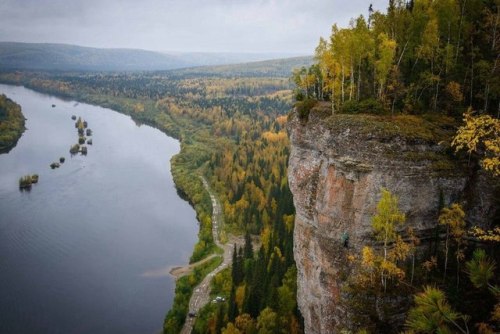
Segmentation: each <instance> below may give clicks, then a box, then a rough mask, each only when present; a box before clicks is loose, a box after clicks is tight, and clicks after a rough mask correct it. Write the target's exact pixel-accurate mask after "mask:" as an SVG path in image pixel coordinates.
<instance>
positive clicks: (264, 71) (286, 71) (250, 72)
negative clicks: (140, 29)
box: [170, 56, 314, 77]
mask: <svg viewBox="0 0 500 334" xmlns="http://www.w3.org/2000/svg"><path fill="white" fill-rule="evenodd" d="M313 62H314V59H313V57H312V56H305V57H292V58H282V59H272V60H264V61H256V62H247V63H240V64H230V65H218V66H203V67H191V68H184V69H177V70H172V71H170V72H171V73H172V74H178V75H182V76H193V77H200V76H214V75H215V76H222V77H249V76H250V77H252V76H253V77H289V76H290V75H291V73H292V70H293V69H294V68H299V67H302V66H306V67H309V66H311V65H312V64H313Z"/></svg>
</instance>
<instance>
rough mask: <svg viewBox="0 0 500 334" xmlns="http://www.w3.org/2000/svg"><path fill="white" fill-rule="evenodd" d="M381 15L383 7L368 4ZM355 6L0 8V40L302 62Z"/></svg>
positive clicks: (93, 1) (65, 0)
mask: <svg viewBox="0 0 500 334" xmlns="http://www.w3.org/2000/svg"><path fill="white" fill-rule="evenodd" d="M372 2H373V4H374V7H375V8H376V9H382V10H383V9H384V8H385V6H386V1H382V0H376V1H372ZM369 4H370V2H369V1H362V0H350V1H340V0H309V1H304V0H247V1H245V0H205V1H202V0H143V1H137V0H108V1H103V0H0V12H1V13H2V17H3V19H2V21H1V22H0V40H3V41H23V42H54V43H68V44H78V45H86V46H95V47H126V48H142V49H150V50H159V51H168V50H171V51H214V52H216V51H229V52H286V53H302V54H310V53H312V52H313V50H314V47H315V45H316V43H317V41H318V39H319V37H320V36H327V35H328V34H329V33H330V28H331V25H332V24H333V23H334V22H338V23H339V25H341V26H346V25H347V24H348V22H349V19H350V18H351V17H354V16H358V15H359V14H364V15H366V13H367V10H368V6H369Z"/></svg>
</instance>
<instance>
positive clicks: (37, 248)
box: [0, 85, 198, 333]
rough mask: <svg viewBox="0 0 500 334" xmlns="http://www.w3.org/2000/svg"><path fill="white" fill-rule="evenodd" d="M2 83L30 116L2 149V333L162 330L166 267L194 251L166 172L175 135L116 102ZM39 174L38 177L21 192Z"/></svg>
mask: <svg viewBox="0 0 500 334" xmlns="http://www.w3.org/2000/svg"><path fill="white" fill-rule="evenodd" d="M0 93H5V94H6V95H7V96H9V97H10V98H11V99H13V100H14V101H16V102H17V103H19V104H20V105H21V107H22V111H23V113H24V115H25V117H26V118H27V119H28V120H27V122H26V127H27V128H28V129H27V130H26V132H25V133H24V134H23V136H22V138H21V139H20V140H19V142H18V144H17V146H16V147H15V148H14V149H13V150H12V151H11V152H10V153H8V154H1V155H0V333H155V332H158V331H159V330H160V329H161V327H162V324H163V319H164V316H165V314H166V312H167V311H168V309H169V308H170V307H171V305H172V300H173V290H174V282H173V279H172V278H171V277H169V276H168V275H165V274H164V272H165V271H166V268H168V266H171V265H178V264H183V263H186V262H187V261H188V258H189V255H190V253H191V251H192V247H193V245H194V243H195V241H196V233H197V229H198V228H197V223H196V220H195V213H194V211H193V209H192V208H191V207H190V206H189V205H188V204H187V203H186V202H184V201H183V200H181V199H180V198H179V197H178V196H177V193H176V191H175V188H174V184H173V181H172V176H171V174H170V163H169V160H170V158H171V156H172V155H173V154H175V153H177V152H178V151H179V144H178V142H177V141H176V140H174V139H172V138H169V137H167V136H166V135H164V134H163V133H161V132H160V131H158V130H156V129H154V128H151V127H148V126H144V125H143V126H140V127H139V126H137V125H136V124H135V123H134V122H133V121H132V120H131V119H130V118H129V117H127V116H124V115H121V114H119V113H117V112H114V111H112V110H109V109H104V108H100V107H95V106H91V105H86V104H82V103H80V104H76V103H75V102H74V101H73V102H67V101H62V100H60V99H58V98H55V97H51V96H47V95H42V94H38V93H35V92H33V91H30V90H27V89H25V88H22V87H13V86H6V85H0ZM52 104H55V105H56V107H55V108H52V107H51V105H52ZM71 115H77V116H81V117H82V118H84V119H85V120H87V121H88V123H89V128H91V129H92V130H93V136H92V138H93V146H89V152H88V155H87V156H80V155H78V156H74V157H70V154H69V147H70V146H71V145H72V144H74V143H76V142H77V138H78V137H77V132H76V129H75V127H74V121H73V120H71ZM61 156H64V157H66V162H65V163H64V164H62V166H61V168H59V169H55V170H51V169H50V167H49V165H50V163H51V162H53V161H57V160H58V159H59V157H61ZM32 173H37V174H39V175H40V181H39V183H38V184H36V185H34V186H33V188H32V190H31V191H30V192H20V191H19V189H18V179H19V177H20V176H22V175H25V174H32Z"/></svg>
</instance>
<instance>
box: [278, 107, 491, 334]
mask: <svg viewBox="0 0 500 334" xmlns="http://www.w3.org/2000/svg"><path fill="white" fill-rule="evenodd" d="M328 114H329V111H328V108H326V107H323V109H322V108H321V106H320V107H317V108H315V109H313V110H312V111H311V114H310V115H309V120H307V121H305V120H301V119H300V118H299V117H298V116H297V114H296V113H292V114H291V115H290V119H289V123H288V129H289V134H290V139H291V154H290V161H289V172H288V173H289V174H288V177H289V183H290V189H291V190H292V193H293V196H294V204H295V208H296V218H295V232H294V252H295V260H296V263H297V269H298V305H299V308H300V310H301V312H302V315H303V316H304V321H305V330H306V333H338V332H339V331H340V330H341V329H347V328H350V327H352V324H350V322H349V321H350V320H349V319H350V314H349V311H348V310H347V308H346V307H345V306H344V305H345V303H344V302H345V300H344V299H345V298H348V297H347V295H346V294H345V293H344V291H343V286H344V284H345V280H346V277H345V271H344V268H345V266H346V252H348V251H349V252H353V253H356V252H358V253H359V251H360V250H361V248H362V247H363V246H364V245H366V244H373V243H374V241H373V238H372V233H371V217H372V216H373V215H374V213H375V210H376V204H377V202H378V200H379V199H380V189H381V187H385V188H387V189H389V190H390V191H391V192H392V193H393V194H395V195H397V196H398V197H399V199H400V209H401V210H402V211H403V212H404V213H405V214H406V217H407V223H406V224H407V225H410V226H412V227H413V228H414V229H415V230H416V231H417V232H418V233H419V235H420V236H421V238H422V239H425V238H426V236H430V235H431V233H430V231H434V228H435V226H436V224H437V217H438V212H439V206H440V203H443V204H444V205H448V204H450V203H452V202H455V201H461V202H462V203H466V209H467V211H468V220H469V221H473V222H474V224H478V225H485V224H488V222H491V220H492V219H493V217H495V214H496V212H495V204H494V203H492V198H495V196H494V195H493V193H492V192H493V191H495V190H494V189H493V187H488V186H487V185H486V183H487V182H485V176H484V175H481V173H479V174H478V173H474V174H473V175H472V176H471V175H470V174H469V172H468V170H469V169H468V168H466V166H464V164H463V163H460V162H459V161H457V160H455V158H453V155H452V154H450V149H449V138H450V136H451V134H452V133H453V131H454V127H453V124H452V121H451V120H446V119H440V120H439V121H437V120H435V119H427V120H426V119H423V118H417V117H413V116H400V117H395V118H393V119H390V120H389V119H387V118H382V117H377V116H368V115H336V116H329V115H328ZM438 124H439V125H438ZM447 143H448V144H447ZM464 194H467V195H468V196H466V197H464ZM344 233H347V234H348V235H349V247H348V248H345V247H344V246H343V243H342V235H343V234H344ZM403 311H404V310H403ZM392 320H393V321H394V323H395V326H397V325H398V324H401V322H402V321H403V319H402V317H401V316H400V317H398V316H397V315H396V314H395V315H394V319H392Z"/></svg>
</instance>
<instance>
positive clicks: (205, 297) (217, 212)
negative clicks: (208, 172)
mask: <svg viewBox="0 0 500 334" xmlns="http://www.w3.org/2000/svg"><path fill="white" fill-rule="evenodd" d="M201 180H202V181H203V185H204V186H205V189H206V190H207V191H208V193H209V194H210V198H211V200H212V235H213V238H214V242H215V244H216V245H217V246H219V247H220V248H222V249H224V254H223V260H222V263H221V264H220V265H219V266H218V267H217V268H215V269H214V270H213V271H212V272H210V273H209V274H208V275H207V276H206V277H205V278H204V279H203V281H201V283H200V284H199V285H198V286H197V287H196V288H195V289H194V291H193V294H192V295H191V299H190V300H189V312H192V313H196V314H198V311H199V310H200V309H201V308H202V307H203V306H205V305H206V304H207V303H209V302H210V282H211V281H212V278H213V277H214V276H215V274H217V273H218V272H220V271H221V270H223V269H224V268H226V267H228V266H230V265H231V262H232V261H233V247H234V244H235V243H236V244H237V245H238V246H239V245H242V244H243V239H242V238H236V237H230V238H229V242H227V243H226V244H225V245H223V244H222V243H221V242H220V239H219V230H220V229H221V228H222V216H221V214H222V212H221V209H220V204H219V201H218V200H217V198H216V197H215V195H214V194H213V192H212V191H211V189H210V186H209V185H208V182H207V180H206V179H205V178H204V177H201ZM194 321H195V318H192V317H190V316H189V315H188V316H187V317H186V322H185V323H184V327H183V328H182V331H181V333H182V334H190V333H191V331H192V330H193V325H194Z"/></svg>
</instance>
